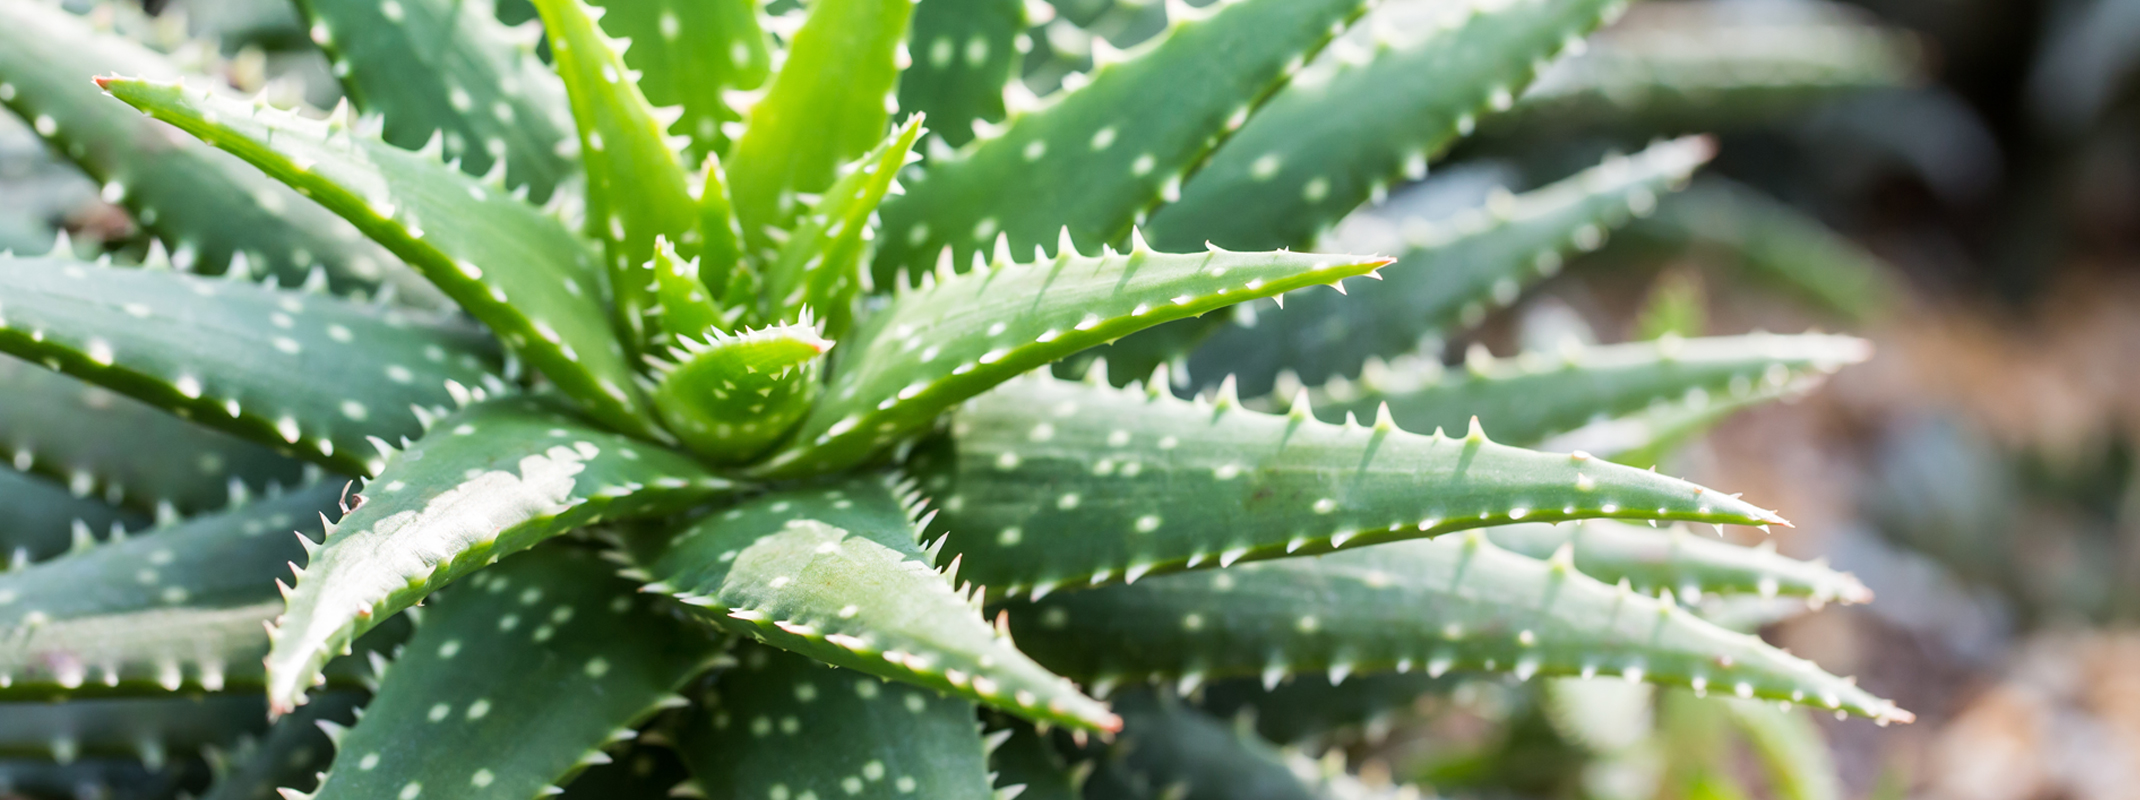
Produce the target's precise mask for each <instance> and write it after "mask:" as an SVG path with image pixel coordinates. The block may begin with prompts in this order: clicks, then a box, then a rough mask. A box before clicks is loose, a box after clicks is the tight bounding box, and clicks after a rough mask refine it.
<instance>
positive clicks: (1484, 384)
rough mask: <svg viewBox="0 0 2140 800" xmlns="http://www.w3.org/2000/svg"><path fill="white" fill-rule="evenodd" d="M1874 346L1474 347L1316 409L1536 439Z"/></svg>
mask: <svg viewBox="0 0 2140 800" xmlns="http://www.w3.org/2000/svg"><path fill="white" fill-rule="evenodd" d="M1871 356H1872V345H1871V343H1869V342H1866V341H1865V340H1863V339H1858V338H1855V337H1851V336H1833V335H1827V334H1813V333H1808V334H1801V335H1795V336H1779V335H1775V334H1767V333H1756V334H1750V335H1745V336H1708V337H1701V338H1696V339H1681V338H1679V337H1677V336H1667V337H1665V338H1662V339H1658V340H1655V341H1649V342H1632V343H1628V344H1618V345H1605V346H1602V347H1597V346H1593V347H1582V346H1577V345H1571V346H1569V347H1566V348H1564V349H1563V350H1562V351H1561V352H1560V353H1559V354H1557V355H1546V354H1542V353H1525V354H1522V355H1519V356H1516V357H1514V358H1507V359H1495V358H1493V357H1491V356H1488V355H1487V354H1486V352H1485V350H1484V349H1474V350H1473V351H1472V355H1471V357H1470V358H1468V359H1466V360H1465V363H1464V366H1463V367H1462V368H1461V369H1459V370H1444V369H1443V368H1442V367H1441V364H1440V363H1439V362H1431V361H1423V362H1417V363H1416V364H1415V365H1414V366H1413V368H1411V369H1407V370H1403V371H1398V370H1387V371H1377V372H1371V373H1369V375H1368V376H1367V377H1366V378H1365V379H1364V380H1362V381H1360V382H1359V383H1357V384H1354V383H1350V382H1348V383H1347V384H1345V385H1344V386H1342V387H1339V388H1340V391H1333V392H1326V393H1324V395H1325V396H1324V397H1318V398H1316V400H1318V401H1319V403H1318V405H1317V407H1316V409H1315V414H1316V416H1317V417H1319V418H1321V419H1323V420H1325V421H1339V420H1343V419H1344V418H1345V417H1346V415H1348V414H1351V415H1357V416H1362V417H1365V416H1369V415H1372V414H1374V413H1376V408H1377V407H1378V406H1379V405H1381V404H1383V403H1387V404H1389V409H1390V416H1391V418H1392V419H1394V420H1395V421H1396V422H1397V427H1399V428H1403V429H1405V430H1408V431H1416V432H1421V433H1424V432H1427V431H1432V430H1436V429H1445V430H1451V431H1453V430H1456V429H1459V428H1462V427H1464V426H1465V425H1466V424H1468V421H1469V420H1470V419H1471V418H1473V417H1478V418H1479V420H1480V421H1481V422H1484V423H1485V424H1486V425H1488V426H1490V427H1492V428H1493V429H1494V431H1495V432H1496V433H1497V434H1499V435H1501V436H1503V437H1504V438H1506V439H1507V440H1508V441H1511V442H1516V443H1520V444H1532V443H1536V442H1541V441H1545V440H1546V439H1547V438H1549V437H1551V436H1553V435H1555V434H1559V433H1565V432H1568V431H1572V430H1575V429H1577V428H1580V427H1582V426H1583V425H1584V424H1585V423H1589V422H1591V421H1593V420H1596V419H1602V418H1612V417H1619V416H1624V415H1628V414H1633V413H1635V412H1638V411H1641V410H1643V409H1646V408H1649V407H1651V406H1653V405H1655V404H1658V403H1684V404H1686V405H1689V406H1693V407H1696V408H1699V407H1700V406H1702V405H1704V404H1706V403H1707V402H1708V398H1714V399H1715V400H1716V401H1717V402H1733V401H1736V400H1738V399H1740V398H1742V397H1747V396H1750V395H1753V394H1755V393H1756V392H1774V391H1778V390H1781V389H1783V388H1785V387H1787V386H1791V385H1792V384H1797V383H1802V382H1804V381H1805V379H1806V378H1808V377H1809V376H1816V377H1817V376H1825V375H1827V374H1829V373H1832V372H1834V371H1835V370H1837V369H1840V368H1842V367H1843V366H1844V365H1846V364H1855V363H1858V362H1862V361H1864V360H1865V359H1867V358H1870V357H1871ZM1331 395H1337V396H1336V397H1332V396H1331Z"/></svg>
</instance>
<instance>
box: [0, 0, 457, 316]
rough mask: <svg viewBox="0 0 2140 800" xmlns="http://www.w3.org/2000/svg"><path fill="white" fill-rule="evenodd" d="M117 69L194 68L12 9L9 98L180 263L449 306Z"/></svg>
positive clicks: (4, 20) (5, 30)
mask: <svg viewBox="0 0 2140 800" xmlns="http://www.w3.org/2000/svg"><path fill="white" fill-rule="evenodd" d="M113 70H118V71H123V72H128V73H132V74H137V75H146V76H153V77H157V78H165V79H176V78H179V77H181V75H182V74H183V73H182V72H181V71H180V70H179V68H178V67H177V66H175V65H173V64H171V63H170V62H169V61H168V60H166V59H165V58H164V57H163V56H161V55H158V54H156V53H154V52H151V51H149V50H148V49H146V48H143V47H141V46H140V45H138V44H134V43H133V42H131V41H129V40H127V39H124V38H121V37H119V36H113V35H108V34H103V33H98V32H96V31H94V30H92V29H91V27H90V24H89V22H88V21H86V20H84V19H82V18H80V17H77V16H75V15H73V14H70V13H67V12H66V11H64V10H61V9H60V8H59V7H57V6H54V5H50V4H46V3H8V4H7V5H6V6H5V7H0V87H5V89H4V90H0V102H5V103H6V104H7V107H8V108H10V109H12V110H14V111H15V113H17V114H20V115H22V118H23V119H25V120H29V121H30V122H31V125H32V127H33V128H35V129H36V130H37V131H38V132H39V133H40V134H41V135H43V136H44V137H45V138H46V140H47V141H49V142H51V143H52V145H53V149H54V150H56V151H58V152H60V153H63V154H65V155H66V156H67V157H68V158H70V159H72V160H73V161H74V162H75V163H76V164H79V165H81V167H82V170H83V171H84V172H87V173H89V176H90V178H92V179H94V180H95V181H97V182H98V183H99V184H102V185H103V186H104V195H105V197H106V199H109V200H113V201H115V202H118V203H119V204H120V205H123V206H125V207H126V209H127V210H128V211H130V212H132V216H133V219H134V221H136V222H138V223H140V224H141V226H142V227H143V228H145V229H147V230H148V231H149V232H150V233H153V234H155V236H156V238H157V239H158V240H159V241H161V242H162V243H163V245H164V247H166V248H168V249H169V250H170V251H171V258H172V261H173V262H174V263H175V264H177V265H178V266H179V267H180V268H182V269H191V270H195V271H199V272H203V273H216V274H219V273H222V272H223V271H224V270H225V268H226V265H228V264H229V263H230V261H231V258H232V256H233V254H237V253H243V254H245V260H246V271H247V272H248V273H249V274H252V275H256V276H258V275H267V274H273V275H275V276H277V277H278V278H280V279H281V280H282V281H283V282H284V283H285V284H289V285H295V284H297V283H300V282H302V281H303V280H304V279H305V277H306V276H307V273H308V272H309V271H310V270H311V269H312V268H313V267H315V266H318V267H320V268H321V269H323V270H324V271H325V272H326V273H327V276H328V280H329V283H330V284H331V285H333V286H334V288H335V289H337V290H341V291H350V290H371V289H375V288H377V287H380V286H382V285H386V286H392V287H393V288H394V289H395V291H396V293H397V294H398V295H400V297H401V298H402V299H403V300H405V301H414V302H417V303H420V304H425V305H442V304H443V302H444V298H442V297H440V295H439V294H438V292H437V290H436V289H433V288H432V287H431V285H430V284H428V283H426V282H424V280H423V279H422V278H421V277H420V276H418V275H416V274H415V273H413V272H411V271H409V270H408V269H407V268H406V267H404V266H403V265H402V264H401V263H400V260H399V259H397V258H395V257H394V256H393V254H391V253H388V252H387V251H386V250H385V249H384V248H381V247H379V246H378V245H376V244H373V243H372V242H370V241H367V240H365V239H364V238H363V237H361V236H357V235H354V231H353V230H352V229H351V228H350V226H349V224H348V223H347V222H344V221H342V220H340V219H338V218H336V217H335V215H334V214H333V213H331V212H329V211H327V210H326V209H323V208H320V207H319V206H318V205H317V204H315V203H313V202H312V201H310V200H306V199H305V198H304V197H302V196H300V195H299V194H298V193H297V192H294V191H291V190H290V189H289V188H288V187H285V186H282V185H281V184H278V183H276V182H275V181H273V180H270V179H268V178H266V177H264V176H262V175H260V174H259V173H258V172H257V171H255V170H253V169H252V168H251V167H248V166H246V165H245V164H244V162H242V161H240V160H238V159H237V158H234V157H232V156H230V155H228V154H225V153H219V152H216V151H215V150H214V149H213V148H210V147H206V146H202V145H201V144H199V143H197V142H192V141H189V140H187V139H186V138H185V137H183V136H178V135H175V132H173V131H172V130H171V129H170V128H169V127H166V126H164V125H161V124H158V123H156V122H154V121H152V120H146V119H142V118H141V116H140V115H139V114H135V113H132V112H130V111H128V110H126V109H125V108H124V107H122V106H120V105H118V104H116V103H113V102H111V99H110V98H107V97H104V96H103V95H102V94H100V93H98V92H97V90H96V87H95V86H93V85H92V84H90V83H89V81H88V80H87V78H88V76H91V75H96V74H100V73H107V72H110V71H113ZM204 80H205V79H204ZM204 85H205V84H204Z"/></svg>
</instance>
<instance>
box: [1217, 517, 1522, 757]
mask: <svg viewBox="0 0 2140 800" xmlns="http://www.w3.org/2000/svg"><path fill="white" fill-rule="evenodd" d="M1486 530H1487V532H1488V533H1489V534H1491V533H1492V532H1493V531H1496V530H1500V529H1499V528H1487V529H1486ZM1464 677H1465V676H1461V675H1443V676H1439V677H1437V676H1433V675H1428V674H1426V673H1425V672H1421V671H1416V670H1415V671H1412V672H1378V673H1374V674H1371V675H1341V676H1339V678H1340V680H1339V681H1338V682H1337V683H1332V682H1331V681H1330V676H1329V674H1328V673H1323V674H1316V673H1306V674H1294V675H1290V676H1287V677H1286V678H1283V679H1281V680H1280V682H1279V683H1278V685H1276V686H1265V685H1264V684H1263V681H1262V679H1261V678H1233V679H1227V680H1219V681H1215V682H1213V683H1211V684H1210V685H1207V686H1204V687H1203V688H1202V689H1200V690H1198V691H1197V699H1196V706H1197V708H1200V709H1203V710H1204V711H1207V712H1210V713H1211V714H1213V715H1216V716H1219V717H1223V718H1226V719H1236V718H1239V717H1242V716H1246V717H1248V718H1250V719H1253V720H1254V721H1255V729H1256V735H1258V736H1261V737H1263V738H1265V739H1268V740H1270V741H1272V742H1276V743H1278V744H1282V745H1295V744H1302V743H1304V742H1308V741H1310V740H1313V739H1317V738H1322V737H1332V736H1333V735H1334V734H1340V733H1343V732H1346V731H1350V730H1355V729H1365V730H1366V731H1367V732H1368V733H1367V735H1366V737H1365V738H1366V739H1367V740H1369V741H1374V740H1376V739H1377V738H1379V737H1378V736H1376V735H1375V733H1374V732H1375V731H1386V730H1388V729H1389V727H1390V723H1391V721H1392V718H1393V717H1399V715H1400V714H1401V712H1403V711H1404V710H1406V709H1409V708H1411V707H1412V704H1413V703H1414V702H1416V701H1418V699H1419V698H1420V697H1421V696H1424V695H1427V694H1430V693H1431V694H1448V693H1450V692H1451V691H1454V690H1455V689H1456V688H1457V687H1458V686H1460V685H1461V683H1462V681H1463V679H1464Z"/></svg>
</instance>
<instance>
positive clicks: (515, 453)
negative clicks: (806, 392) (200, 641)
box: [268, 397, 731, 712]
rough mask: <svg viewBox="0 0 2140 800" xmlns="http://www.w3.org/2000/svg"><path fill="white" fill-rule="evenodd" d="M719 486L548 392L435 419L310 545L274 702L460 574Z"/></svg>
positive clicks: (278, 645) (273, 657)
mask: <svg viewBox="0 0 2140 800" xmlns="http://www.w3.org/2000/svg"><path fill="white" fill-rule="evenodd" d="M729 488H731V484H729V483H728V482H727V481H725V480H722V479H720V478H717V477H714V476H713V475H712V474H711V473H708V472H707V471H706V470H705V468H704V467H701V466H700V465H699V464H698V463H697V462H695V461H692V460H691V459H690V458H688V457H686V456H684V455H683V454H681V453H677V452H674V451H671V450H665V449H662V448H659V447H654V446H652V445H648V444H646V443H645V442H641V441H638V440H635V439H630V438H626V437H623V436H619V435H617V434H614V433H610V432H608V431H604V430H601V429H598V428H595V427H593V426H590V425H589V424H587V423H586V422H585V421H583V420H581V419H579V418H576V417H573V416H571V415H570V413H569V412H568V411H566V410H565V409H564V408H563V407H562V405H561V404H559V403H556V402H553V401H550V400H547V399H539V398H534V397H514V398H506V399H502V400H490V401H485V402H481V403H477V404H475V405H472V406H469V407H467V408H465V409H462V410H461V411H459V412H457V413H455V414H453V415H451V416H448V417H446V418H444V419H441V420H439V421H438V423H437V424H435V425H433V426H432V428H431V430H430V431H429V432H428V433H426V434H424V437H423V438H422V439H419V440H417V441H416V442H415V443H414V444H412V445H410V446H409V448H408V449H407V450H406V451H403V452H400V453H397V454H395V455H394V456H393V457H392V458H390V459H388V461H387V465H386V469H385V470H383V471H381V472H380V473H379V477H378V478H376V479H373V480H372V481H371V482H369V483H367V484H365V486H364V490H363V497H364V500H363V502H362V503H361V504H360V505H358V506H357V507H356V508H355V509H354V510H352V511H351V512H350V513H348V514H347V515H345V516H343V517H342V519H341V521H340V522H339V523H337V524H336V525H335V528H334V529H333V530H330V531H328V534H327V539H326V541H325V542H324V543H322V544H320V545H318V546H317V547H316V548H307V549H309V550H311V551H312V552H311V560H310V561H309V562H308V563H306V565H305V568H304V569H303V570H302V571H301V572H300V573H299V574H298V576H297V587H296V589H295V590H294V591H292V592H291V593H290V595H289V604H288V608H287V610H286V611H285V613H284V614H283V615H282V617H281V618H280V619H278V620H277V621H276V623H275V630H274V632H273V633H272V634H271V638H272V639H273V640H274V649H273V651H272V652H271V653H270V654H269V656H268V698H269V700H270V701H271V702H272V707H273V708H274V709H275V710H276V711H277V712H287V711H288V710H290V709H292V708H295V707H296V706H297V705H298V704H299V703H301V702H303V699H304V693H305V691H306V689H308V688H310V687H311V685H312V682H313V680H314V678H315V676H317V675H318V674H319V670H320V666H321V665H322V664H325V663H326V662H327V659H328V658H330V657H332V656H333V655H334V654H335V653H338V652H341V650H342V648H343V647H345V646H346V645H348V643H349V641H350V640H351V639H353V638H355V637H356V636H357V635H358V634H361V633H363V632H364V631H365V630H367V629H369V628H371V627H372V626H373V625H377V624H379V622H380V621H382V620H385V619H386V618H388V617H391V616H393V615H394V614H395V613H397V612H399V611H401V610H402V609H404V608H408V607H409V606H411V605H414V604H416V603H417V602H418V601H420V600H422V599H423V598H424V596H425V595H428V594H430V593H431V592H432V591H435V590H437V589H438V588H439V587H441V586H444V585H446V584H447V583H450V582H452V581H453V579H455V578H458V577H460V576H461V575H463V574H466V573H468V572H471V571H473V570H476V569H480V568H482V567H484V566H487V565H489V564H491V563H494V562H496V561H497V560H498V559H500V558H504V557H506V556H508V555H512V554H513V553H517V552H519V551H521V550H525V549H527V548H529V547H531V546H533V545H534V544H535V543H537V542H540V541H542V540H544V539H547V538H549V537H551V536H555V535H557V534H560V533H564V532H566V531H569V530H572V529H573V528H577V527H581V526H584V525H589V524H592V523H594V522H598V521H601V520H621V519H632V518H636V517H648V516H660V515H664V514H671V513H675V512H677V511H681V510H683V509H685V508H688V507H690V506H692V505H695V504H697V503H701V502H704V501H706V500H707V499H709V498H712V497H714V496H717V495H719V494H721V493H723V492H725V491H727V490H728V489H729Z"/></svg>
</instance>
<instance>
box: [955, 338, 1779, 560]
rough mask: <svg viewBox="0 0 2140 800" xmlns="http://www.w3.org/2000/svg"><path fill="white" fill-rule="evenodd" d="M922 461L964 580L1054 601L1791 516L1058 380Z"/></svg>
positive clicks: (1531, 463)
mask: <svg viewBox="0 0 2140 800" xmlns="http://www.w3.org/2000/svg"><path fill="white" fill-rule="evenodd" d="M951 429H952V442H951V443H950V444H948V445H946V446H944V447H943V448H940V449H937V450H935V451H932V452H930V453H927V454H925V455H924V456H917V461H916V463H915V465H914V467H913V469H914V471H915V473H914V474H915V475H916V477H918V478H922V479H923V481H924V485H925V486H926V489H927V491H928V492H929V493H930V495H931V496H933V497H936V498H938V500H939V502H940V504H941V506H942V508H943V511H944V513H943V514H942V515H940V516H939V517H937V520H936V526H937V527H936V528H935V529H934V530H948V531H949V532H950V544H949V545H948V547H949V549H950V550H951V551H952V552H954V553H959V554H961V555H962V556H963V557H964V558H965V567H964V570H965V573H966V574H967V575H968V576H969V577H971V578H973V579H974V580H976V581H978V582H980V583H982V584H985V585H987V586H990V587H992V588H994V589H1000V590H1003V592H1004V593H1005V594H1009V595H1017V594H1021V593H1027V592H1031V593H1036V594H1045V593H1046V592H1048V591H1051V590H1053V589H1056V588H1071V587H1077V586H1086V585H1097V584H1101V583H1105V582H1108V581H1110V580H1129V581H1134V580H1136V579H1137V578H1139V577H1141V576H1143V575H1146V574H1149V573H1160V572H1172V571H1176V570H1181V569H1193V568H1197V567H1217V566H1226V565H1230V564H1232V563H1234V562H1235V561H1239V560H1242V559H1250V560H1253V559H1262V558H1282V557H1285V556H1304V555H1315V554H1320V553H1327V552H1330V551H1332V550H1335V549H1338V548H1340V547H1359V546H1362V545H1369V544H1377V543H1381V542H1389V541H1397V540H1402V539H1418V538H1425V537H1430V536H1438V535H1441V534H1444V533H1448V532H1450V531H1457V530H1463V529H1466V528H1478V527H1485V526H1488V525H1504V524H1507V523H1510V522H1516V521H1519V520H1533V521H1539V522H1554V521H1560V520H1569V519H1586V518H1620V519H1664V520H1688V521H1699V522H1714V523H1718V524H1723V523H1736V524H1742V525H1761V524H1766V523H1770V522H1780V521H1781V519H1780V518H1778V517H1777V516H1776V515H1775V514H1773V513H1771V512H1768V511H1763V510H1761V509H1759V508H1756V507H1754V506H1752V505H1750V504H1747V503H1745V502H1742V501H1740V500H1738V499H1737V498H1735V497H1730V496H1726V495H1724V494H1723V493H1721V492H1716V491H1711V490H1708V489H1705V488H1703V487H1700V486H1696V485H1694V484H1692V483H1688V482H1686V481H1683V480H1680V479H1678V478H1670V477H1665V476H1662V475H1658V474H1656V473H1653V472H1646V471H1642V470H1637V469H1633V468H1630V467H1624V466H1621V465H1618V464H1613V463H1610V462H1606V461H1602V460H1600V459H1595V458H1590V457H1587V456H1584V455H1582V454H1575V455H1572V456H1571V455H1559V454H1552V453H1541V452H1536V451H1531V450H1522V449H1518V448H1514V447H1508V446H1505V445H1500V444H1496V443H1494V442H1491V441H1488V440H1487V438H1486V434H1485V433H1484V432H1482V431H1481V430H1480V429H1479V428H1478V427H1477V426H1473V427H1472V429H1471V432H1470V433H1469V434H1468V435H1463V436H1456V437H1449V436H1440V435H1437V436H1421V435H1417V434H1412V433H1407V432H1405V431H1402V430H1398V429H1397V427H1396V426H1395V425H1392V424H1390V423H1389V422H1388V420H1387V419H1386V418H1385V419H1381V420H1378V421H1377V422H1376V424H1375V425H1374V426H1372V427H1362V426H1357V425H1349V426H1338V425H1331V424H1328V423H1324V422H1319V421H1317V420H1315V419H1314V418H1313V417H1311V416H1310V415H1309V414H1308V412H1307V409H1306V408H1296V410H1295V411H1294V412H1293V413H1291V414H1288V415H1286V416H1278V415H1271V414H1261V413H1257V412H1253V411H1247V410H1243V409H1241V408H1240V407H1239V404H1238V402H1236V401H1234V400H1233V399H1232V398H1231V397H1230V396H1229V395H1226V394H1225V393H1224V390H1221V396H1220V398H1219V400H1218V402H1217V403H1216V404H1213V403H1208V402H1203V401H1198V402H1193V403H1192V402H1189V401H1184V400H1176V399H1174V397H1173V395H1172V394H1169V393H1167V392H1165V391H1154V392H1149V393H1148V392H1146V391H1143V390H1142V389H1141V388H1134V387H1133V388H1131V389H1113V388H1109V387H1106V386H1104V385H1102V386H1092V385H1086V384H1081V383H1072V382H1069V381H1059V380H1055V379H1052V378H1033V379H1028V380H1021V381H1015V382H1012V383H1009V384H1005V385H1004V386H1003V388H1001V389H998V390H997V391H995V392H992V393H989V394H987V395H983V396H982V397H981V398H979V399H977V400H976V401H975V402H973V403H970V404H968V405H967V406H966V407H965V408H964V409H962V410H961V411H960V412H959V413H958V415H957V416H956V417H954V418H953V420H952V426H951Z"/></svg>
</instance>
